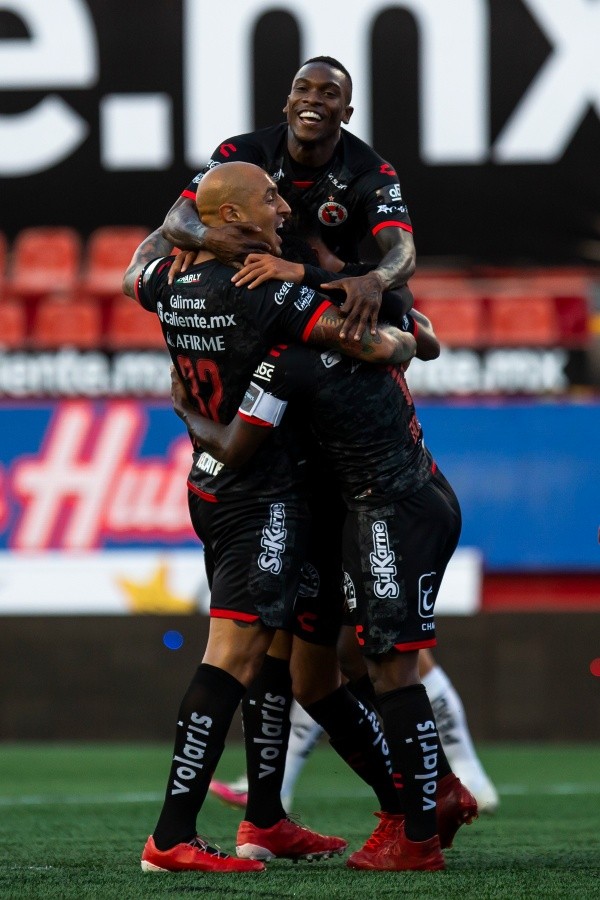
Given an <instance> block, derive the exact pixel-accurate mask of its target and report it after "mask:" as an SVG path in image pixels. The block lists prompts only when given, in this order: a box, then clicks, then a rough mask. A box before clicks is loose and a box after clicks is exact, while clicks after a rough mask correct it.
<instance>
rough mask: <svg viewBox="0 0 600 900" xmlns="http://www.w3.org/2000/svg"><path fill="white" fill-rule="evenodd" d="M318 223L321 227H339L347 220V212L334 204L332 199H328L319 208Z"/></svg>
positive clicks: (339, 204) (337, 204) (338, 204)
mask: <svg viewBox="0 0 600 900" xmlns="http://www.w3.org/2000/svg"><path fill="white" fill-rule="evenodd" d="M317 215H318V216H319V222H322V223H323V225H341V224H342V222H345V221H346V219H347V218H348V210H347V209H346V207H345V206H342V204H341V203H336V202H335V201H334V199H333V197H330V198H329V200H328V201H327V203H323V204H321V206H320V207H319V212H318V213H317Z"/></svg>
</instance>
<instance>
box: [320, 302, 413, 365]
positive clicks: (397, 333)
mask: <svg viewBox="0 0 600 900" xmlns="http://www.w3.org/2000/svg"><path fill="white" fill-rule="evenodd" d="M344 323H345V319H344V317H343V315H342V314H341V311H340V310H339V309H338V308H337V307H336V306H333V305H332V304H330V305H328V306H327V307H325V309H323V310H322V311H321V313H320V315H319V317H318V319H317V320H316V322H315V323H314V326H313V327H312V329H311V330H310V331H309V332H308V333H307V334H305V336H304V340H305V341H306V343H308V344H315V345H317V346H319V347H326V348H327V349H331V350H339V351H340V353H343V354H344V355H345V356H352V357H354V358H355V359H360V360H362V361H363V362H373V363H393V364H395V365H400V364H402V363H406V362H410V360H411V359H412V358H413V357H414V356H415V354H416V351H417V343H416V340H415V338H414V337H413V335H412V334H410V332H407V331H401V330H400V329H399V328H396V327H395V326H393V325H384V326H383V327H381V328H378V329H377V330H376V331H375V333H374V334H373V333H372V332H371V331H364V332H363V334H362V336H361V337H360V338H358V339H357V338H356V337H354V338H352V339H350V338H348V337H345V338H344V337H342V327H343V325H344Z"/></svg>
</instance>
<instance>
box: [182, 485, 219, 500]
mask: <svg viewBox="0 0 600 900" xmlns="http://www.w3.org/2000/svg"><path fill="white" fill-rule="evenodd" d="M187 486H188V489H189V490H190V491H191V492H192V494H196V495H197V496H198V497H200V498H201V499H202V500H206V502H207V503H218V502H219V501H218V499H217V498H216V497H215V495H214V494H207V493H206V491H201V490H200V488H197V487H196V486H195V485H193V484H192V482H191V481H188V482H187Z"/></svg>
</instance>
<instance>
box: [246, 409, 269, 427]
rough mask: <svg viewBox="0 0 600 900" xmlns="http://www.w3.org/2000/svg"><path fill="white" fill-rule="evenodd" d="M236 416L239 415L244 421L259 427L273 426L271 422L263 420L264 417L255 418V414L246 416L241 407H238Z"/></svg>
mask: <svg viewBox="0 0 600 900" xmlns="http://www.w3.org/2000/svg"><path fill="white" fill-rule="evenodd" d="M238 416H239V417H240V419H243V420H244V422H248V423H249V424H250V425H258V426H259V427H260V428H272V427H273V425H272V423H271V422H265V420H264V419H257V417H256V416H248V415H247V414H246V413H245V412H242V411H241V409H238Z"/></svg>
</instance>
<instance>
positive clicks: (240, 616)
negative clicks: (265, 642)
mask: <svg viewBox="0 0 600 900" xmlns="http://www.w3.org/2000/svg"><path fill="white" fill-rule="evenodd" d="M210 617H211V619H234V620H235V621H237V622H258V618H259V617H258V616H255V615H252V614H251V613H243V612H237V611H236V610H234V609H211V611H210Z"/></svg>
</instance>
